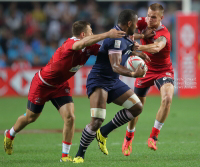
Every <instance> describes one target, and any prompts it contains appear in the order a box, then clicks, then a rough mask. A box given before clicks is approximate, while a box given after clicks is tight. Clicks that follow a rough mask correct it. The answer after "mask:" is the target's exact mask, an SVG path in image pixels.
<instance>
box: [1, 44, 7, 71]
mask: <svg viewBox="0 0 200 167" xmlns="http://www.w3.org/2000/svg"><path fill="white" fill-rule="evenodd" d="M5 67H6V56H5V54H4V52H3V49H2V47H1V46H0V68H5Z"/></svg>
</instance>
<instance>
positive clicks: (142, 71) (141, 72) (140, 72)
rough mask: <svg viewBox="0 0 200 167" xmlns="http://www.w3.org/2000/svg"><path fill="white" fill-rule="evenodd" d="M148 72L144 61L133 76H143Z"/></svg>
mask: <svg viewBox="0 0 200 167" xmlns="http://www.w3.org/2000/svg"><path fill="white" fill-rule="evenodd" d="M146 72H147V69H146V68H144V66H143V65H142V63H140V64H139V66H138V67H137V68H136V70H135V72H134V75H133V77H134V78H142V77H144V76H145V74H146Z"/></svg>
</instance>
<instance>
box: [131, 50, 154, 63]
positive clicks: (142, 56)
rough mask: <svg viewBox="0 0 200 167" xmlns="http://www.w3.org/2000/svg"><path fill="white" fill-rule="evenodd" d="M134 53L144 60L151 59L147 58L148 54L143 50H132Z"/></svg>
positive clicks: (148, 60)
mask: <svg viewBox="0 0 200 167" xmlns="http://www.w3.org/2000/svg"><path fill="white" fill-rule="evenodd" d="M134 55H135V56H138V57H140V58H142V59H143V60H144V61H146V62H150V61H151V59H150V58H149V56H148V55H147V54H146V53H143V52H134Z"/></svg>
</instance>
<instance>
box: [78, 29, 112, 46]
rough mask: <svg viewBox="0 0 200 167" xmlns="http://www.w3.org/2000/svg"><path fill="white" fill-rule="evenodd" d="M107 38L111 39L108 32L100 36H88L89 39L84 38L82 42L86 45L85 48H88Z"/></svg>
mask: <svg viewBox="0 0 200 167" xmlns="http://www.w3.org/2000/svg"><path fill="white" fill-rule="evenodd" d="M105 38H109V34H108V32H105V33H102V34H98V35H91V36H87V37H85V38H83V39H82V41H83V43H84V47H86V46H90V45H93V44H95V43H97V42H99V41H101V40H103V39H105Z"/></svg>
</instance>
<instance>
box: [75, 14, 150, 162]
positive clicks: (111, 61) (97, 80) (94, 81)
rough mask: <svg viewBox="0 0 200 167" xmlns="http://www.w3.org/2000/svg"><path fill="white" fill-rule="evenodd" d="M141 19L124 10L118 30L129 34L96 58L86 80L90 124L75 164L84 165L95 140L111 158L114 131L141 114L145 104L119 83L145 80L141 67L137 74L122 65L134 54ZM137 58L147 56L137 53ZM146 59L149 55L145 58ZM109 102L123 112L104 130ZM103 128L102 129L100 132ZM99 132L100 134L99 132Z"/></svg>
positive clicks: (104, 47) (104, 46) (111, 41)
mask: <svg viewBox="0 0 200 167" xmlns="http://www.w3.org/2000/svg"><path fill="white" fill-rule="evenodd" d="M137 21H138V17H137V15H136V13H135V12H134V11H133V10H124V11H122V12H121V13H120V15H119V17H118V24H117V25H116V26H115V27H114V29H116V30H121V31H125V32H126V36H125V37H123V38H121V39H120V38H116V39H110V38H107V39H105V40H104V41H103V44H102V46H101V47H100V50H99V52H98V55H97V60H96V63H95V65H94V66H93V68H92V70H91V72H90V74H89V76H88V79H87V85H86V87H87V94H88V97H89V98H90V108H91V109H90V111H91V122H90V123H89V124H88V125H86V127H85V129H84V130H83V132H82V137H81V141H80V146H79V150H78V152H77V154H76V157H75V158H74V160H73V161H74V163H83V162H84V155H85V152H86V149H87V147H88V146H89V145H90V143H91V142H92V141H93V139H94V138H95V137H96V138H97V140H98V145H99V148H100V149H101V151H102V152H103V153H104V154H106V155H108V150H107V148H106V139H107V136H108V134H109V133H110V132H111V131H113V130H114V129H116V128H118V127H120V126H122V125H124V124H126V123H127V122H129V121H130V120H132V119H133V118H134V117H136V116H138V115H139V114H140V113H141V112H142V108H143V106H142V103H141V102H140V100H139V98H138V97H137V96H136V95H135V94H134V92H133V91H132V90H131V89H130V88H129V87H128V86H127V85H126V84H125V83H123V82H122V81H121V80H120V79H119V75H123V76H127V77H135V78H136V77H142V76H143V75H144V74H145V72H146V71H145V69H144V68H143V67H142V66H141V64H140V65H139V67H138V68H137V69H136V71H135V72H132V71H130V70H129V69H127V68H126V67H124V66H122V65H120V64H121V61H122V58H123V57H126V59H127V57H128V56H130V55H131V54H132V48H133V45H134V42H133V41H132V40H131V39H130V38H129V35H133V34H134V31H135V28H136V24H137ZM136 54H137V55H143V56H144V57H145V55H146V54H143V53H136ZM146 58H147V55H146ZM106 102H107V103H111V102H113V103H115V104H117V105H120V106H123V107H124V109H122V110H120V111H119V112H117V113H116V115H115V116H114V118H113V119H112V120H111V121H110V122H109V123H108V124H106V125H105V126H103V127H101V128H100V126H101V124H102V122H103V121H104V119H105V117H106ZM99 128H100V129H99ZM96 131H97V132H96Z"/></svg>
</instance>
